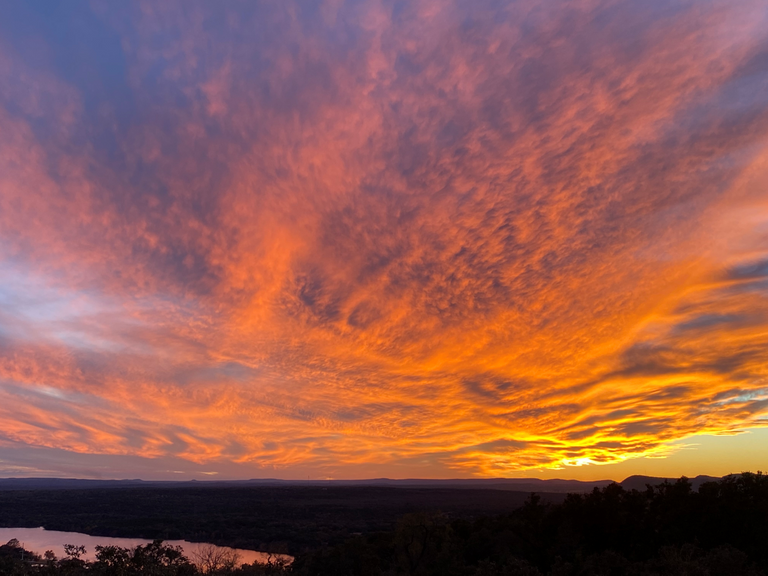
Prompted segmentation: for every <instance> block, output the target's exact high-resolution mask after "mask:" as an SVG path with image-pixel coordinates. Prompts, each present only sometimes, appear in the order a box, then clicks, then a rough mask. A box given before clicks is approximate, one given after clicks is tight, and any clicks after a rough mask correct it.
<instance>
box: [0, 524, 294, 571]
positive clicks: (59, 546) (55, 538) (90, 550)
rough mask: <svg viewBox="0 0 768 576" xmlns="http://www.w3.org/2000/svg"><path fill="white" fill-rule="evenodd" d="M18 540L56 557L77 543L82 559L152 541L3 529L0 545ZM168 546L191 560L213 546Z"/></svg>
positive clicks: (248, 557) (245, 558) (246, 555)
mask: <svg viewBox="0 0 768 576" xmlns="http://www.w3.org/2000/svg"><path fill="white" fill-rule="evenodd" d="M13 538H16V539H17V540H18V541H19V544H21V545H22V547H24V548H25V549H27V550H29V551H30V552H35V553H37V554H40V555H41V556H42V555H43V554H44V553H45V551H46V550H52V551H53V553H54V554H56V556H57V557H59V558H61V557H63V556H64V544H75V545H77V546H80V545H83V546H85V551H86V553H85V555H84V556H82V558H83V560H95V559H96V546H120V547H122V548H133V547H135V546H140V545H142V546H143V545H144V544H149V543H150V542H151V540H143V539H141V538H110V537H108V536H89V535H88V534H80V533H79V532H59V531H58V530H46V529H45V528H0V544H5V543H6V542H8V541H9V540H11V539H13ZM165 544H168V545H171V546H181V547H182V548H183V549H184V555H185V556H186V557H187V558H189V559H190V560H192V559H194V558H195V557H196V555H197V554H198V553H199V552H200V550H201V547H210V546H211V545H210V544H204V543H198V542H187V541H186V540H166V541H165ZM215 548H216V549H217V550H222V551H227V552H230V551H232V550H234V551H235V552H237V554H238V557H239V560H238V564H253V563H254V562H261V563H265V562H267V561H268V560H269V559H270V558H271V559H272V560H275V559H277V558H282V559H283V560H285V561H287V562H290V561H291V560H293V558H292V557H291V556H288V555H286V554H268V553H266V552H258V551H256V550H244V549H241V548H229V547H227V546H216V547H215Z"/></svg>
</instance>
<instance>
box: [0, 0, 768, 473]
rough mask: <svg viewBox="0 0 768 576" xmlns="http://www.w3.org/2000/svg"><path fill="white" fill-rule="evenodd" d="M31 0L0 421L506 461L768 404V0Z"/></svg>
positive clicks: (83, 447) (365, 469)
mask: <svg viewBox="0 0 768 576" xmlns="http://www.w3.org/2000/svg"><path fill="white" fill-rule="evenodd" d="M11 12H12V13H10V15H9V17H8V18H7V19H6V18H4V20H5V23H4V24H2V26H1V27H0V134H1V135H0V191H1V192H0V273H2V278H1V279H0V305H1V306H2V309H0V422H2V424H0V443H3V442H5V443H6V445H7V446H19V445H26V446H30V447H35V448H36V449H39V450H48V449H51V450H53V449H57V450H65V451H70V452H72V453H77V454H80V455H87V454H93V455H99V457H100V458H102V457H103V458H107V459H108V458H113V457H114V458H124V459H125V460H124V462H138V460H131V458H134V459H135V458H139V459H140V458H145V459H151V461H153V462H163V461H165V462H167V465H164V466H165V467H166V468H167V469H168V470H196V471H198V472H199V473H208V472H219V474H220V475H227V474H238V475H240V474H243V475H250V476H253V475H259V474H262V473H266V472H264V471H265V470H266V471H268V473H269V475H296V474H298V471H299V470H301V473H302V474H303V473H304V471H307V470H310V471H314V472H315V473H316V474H318V475H330V476H334V477H342V476H344V475H374V471H376V472H379V471H380V470H381V469H382V468H381V467H382V466H389V470H395V471H396V470H421V471H422V475H430V474H436V475H444V474H457V473H466V474H490V475H493V474H504V473H511V472H514V471H518V470H522V469H528V468H541V467H561V466H566V465H572V464H584V463H590V462H592V463H606V462H618V461H622V460H625V459H627V458H631V457H635V456H640V455H649V454H650V455H652V454H664V453H666V452H667V451H669V450H670V448H669V446H670V442H673V441H675V440H679V439H681V438H685V437H687V436H690V435H691V434H694V433H702V432H709V433H728V432H732V431H735V430H738V429H741V428H744V427H749V426H755V425H759V424H761V423H764V422H765V413H766V411H768V405H767V404H766V402H768V400H767V399H766V390H768V383H767V382H766V369H767V368H768V364H766V361H765V357H764V356H765V355H764V353H763V351H764V350H765V349H766V345H768V342H767V341H766V334H768V332H766V323H767V322H768V301H767V300H766V295H767V294H768V292H766V286H768V283H767V282H768V269H766V261H768V232H766V231H768V204H766V203H765V199H764V183H765V181H766V180H765V178H766V170H767V169H768V166H766V164H765V162H766V158H768V153H767V152H766V149H765V142H766V136H768V102H766V96H765V95H766V94H768V91H767V90H766V88H768V58H767V57H766V54H768V37H766V36H765V33H764V31H765V29H766V14H765V10H764V7H763V6H762V3H761V2H757V1H754V2H752V1H747V2H739V3H735V4H734V3H732V2H724V1H723V2H721V1H718V0H713V1H708V2H704V3H702V2H698V1H696V2H694V1H690V2H674V3H672V2H663V1H654V2H641V3H640V2H630V1H624V2H592V1H589V0H583V1H557V2H548V3H546V4H544V3H540V2H527V1H523V2H514V3H498V2H494V1H491V0H488V1H481V2H474V3H471V4H470V3H464V2H448V3H445V2H432V1H428V0H421V1H415V2H410V3H406V4H395V3H390V2H377V1H373V0H367V1H359V2H346V3H338V2H331V1H328V2H323V3H318V4H317V5H314V6H312V7H308V6H307V5H304V4H302V3H294V2H283V3H279V4H275V5H273V6H269V7H264V6H259V7H256V6H247V5H239V6H236V5H227V6H220V5H215V6H214V5H212V4H206V3H189V2H184V3H163V4H162V5H157V4H156V3H136V4H132V5H126V6H122V7H117V6H114V5H112V4H109V3H95V4H94V5H93V6H88V7H86V6H77V7H75V6H72V7H67V8H62V13H61V14H54V15H51V14H43V13H37V12H36V11H35V8H34V7H25V6H22V5H20V6H18V7H16V8H14V10H13V11H11ZM9 450H10V448H9ZM9 453H15V452H13V451H11V452H9ZM41 458H42V456H41ZM46 458H47V457H46ZM42 461H43V460H41V462H42ZM105 461H107V460H105ZM113 462H114V461H113ZM179 462H188V463H192V464H190V466H192V468H189V467H184V466H182V465H180V464H179ZM134 465H136V466H137V467H138V468H142V466H143V465H139V464H134ZM18 466H22V467H23V466H30V464H29V462H26V461H25V463H20V464H18ZM41 466H42V464H41ZM57 466H59V464H57ZM84 466H85V465H84ZM138 468H137V469H138ZM83 469H84V470H85V468H83ZM142 469H143V468H142ZM201 471H205V472H201ZM244 471H247V472H244ZM169 474H170V473H169ZM396 474H397V473H396V472H393V473H392V475H396Z"/></svg>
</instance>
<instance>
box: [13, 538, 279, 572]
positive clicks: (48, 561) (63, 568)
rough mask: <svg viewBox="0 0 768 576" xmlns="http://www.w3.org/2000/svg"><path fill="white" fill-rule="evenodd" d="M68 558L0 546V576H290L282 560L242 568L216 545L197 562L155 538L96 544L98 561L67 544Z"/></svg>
mask: <svg viewBox="0 0 768 576" xmlns="http://www.w3.org/2000/svg"><path fill="white" fill-rule="evenodd" d="M65 553H66V555H65V556H64V557H63V558H57V557H56V556H55V555H54V554H53V552H52V551H50V550H49V551H47V552H46V553H45V554H44V555H43V556H40V555H38V554H34V553H32V552H30V551H28V550H25V549H24V548H23V547H21V546H20V545H19V542H18V541H16V540H11V541H10V542H8V543H7V544H5V545H3V546H0V574H1V575H3V576H6V575H7V576H27V575H40V576H43V575H46V574H50V575H52V576H54V575H62V576H64V575H69V576H86V575H88V576H198V575H211V576H214V575H222V576H223V575H232V576H272V575H285V574H288V573H289V572H288V570H287V569H286V566H285V565H284V564H283V562H282V561H281V560H280V559H276V560H275V561H274V562H272V561H270V562H268V563H265V564H258V563H254V564H251V565H246V564H239V563H238V561H237V555H236V554H234V552H229V551H227V550H222V549H217V548H216V547H214V546H211V547H208V548H205V547H204V548H202V549H201V551H200V552H198V553H197V554H196V555H195V557H194V558H188V557H186V556H185V555H184V553H183V551H182V549H181V548H180V547H178V546H169V545H166V544H163V542H162V541H161V540H155V541H154V542H152V543H151V544H146V545H144V546H136V547H134V548H123V547H120V546H97V547H96V550H95V556H96V559H95V560H91V561H88V560H84V559H83V556H84V554H85V548H84V547H83V546H78V545H74V544H68V545H66V546H65Z"/></svg>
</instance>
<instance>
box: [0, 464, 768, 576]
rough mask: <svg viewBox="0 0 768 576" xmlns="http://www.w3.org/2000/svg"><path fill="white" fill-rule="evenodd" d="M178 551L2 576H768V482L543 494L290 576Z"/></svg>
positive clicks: (436, 519)
mask: <svg viewBox="0 0 768 576" xmlns="http://www.w3.org/2000/svg"><path fill="white" fill-rule="evenodd" d="M152 547H154V548H152ZM136 550H139V553H138V555H137V552H136ZM174 550H175V549H172V548H168V547H164V546H163V545H162V544H161V543H159V542H156V543H155V544H152V545H148V547H139V548H138V549H135V550H125V549H116V548H114V547H107V548H103V549H101V550H100V556H99V559H98V561H97V562H94V563H90V564H86V563H83V562H82V561H80V560H79V558H78V557H77V554H74V555H70V557H68V558H66V559H64V560H54V559H52V558H49V559H47V560H46V559H34V561H32V562H30V557H29V556H27V558H25V559H22V558H21V555H22V554H23V552H22V551H21V550H20V549H19V548H18V547H15V548H14V547H13V546H9V545H6V546H3V547H0V573H2V574H36V573H40V574H73V575H74V574H116V575H126V576H127V575H134V574H135V575H139V574H141V575H143V574H157V575H166V574H168V575H180V576H181V575H187V574H188V575H192V574H200V573H209V574H243V575H246V574H295V575H300V576H326V575H327V576H331V575H333V576H369V575H370V576H377V575H381V576H384V575H393V576H394V575H399V574H402V575H405V574H408V575H414V576H416V575H418V576H432V575H434V576H437V575H440V576H492V575H499V576H571V575H573V576H581V575H585V576H586V575H596V576H603V575H605V576H609V575H611V576H612V575H616V576H619V575H628V576H633V575H635V576H657V575H658V576H661V575H667V574H674V575H678V574H679V575H688V576H757V575H760V574H763V575H765V574H768V477H766V476H765V475H763V474H761V473H757V474H750V473H745V474H742V475H739V476H730V477H726V478H724V479H722V480H719V481H717V482H710V483H706V484H703V485H702V486H701V487H700V488H699V490H698V492H695V491H693V490H692V489H691V484H690V482H689V481H688V480H687V479H685V478H682V479H680V480H678V481H676V482H674V483H665V484H662V485H659V486H655V487H648V488H647V489H646V490H643V491H639V490H625V489H623V488H622V487H621V486H619V485H618V484H612V485H610V486H607V487H605V488H603V489H595V490H594V491H593V492H591V493H589V494H584V495H578V494H575V495H574V494H572V495H569V496H568V497H567V498H566V500H565V501H564V502H562V503H559V504H558V503H544V502H542V501H541V500H540V499H539V498H538V497H537V496H536V495H531V497H530V498H529V499H528V501H527V502H526V503H525V505H524V506H522V507H521V508H519V509H517V510H515V511H513V512H511V513H507V514H503V515H498V516H485V517H479V518H476V519H474V520H468V519H462V518H450V517H448V516H442V515H440V514H434V513H420V514H408V515H406V516H404V517H402V518H401V519H400V521H399V523H398V525H397V527H396V528H394V529H392V530H387V531H380V532H375V533H368V534H361V535H358V536H355V537H352V538H349V539H347V540H346V541H345V542H343V543H340V544H336V545H328V546H325V547H321V548H318V549H315V550H313V551H308V552H306V553H303V554H300V555H298V556H297V558H296V560H295V561H294V563H293V564H292V565H291V566H287V567H286V566H282V565H269V566H263V565H253V566H248V567H242V568H237V567H236V566H235V565H234V564H232V563H230V564H227V565H225V564H221V565H219V564H216V563H211V562H209V563H208V564H207V565H206V564H205V563H202V564H201V562H200V561H199V559H198V562H196V564H197V566H196V565H195V563H193V562H191V561H190V560H188V559H186V558H184V557H183V555H181V553H180V551H178V550H176V552H175V553H174ZM70 552H75V553H77V552H78V550H77V549H76V548H74V549H70ZM27 554H28V553H27ZM116 559H117V560H116ZM109 562H112V564H109ZM115 562H117V563H115ZM217 562H218V560H217ZM206 566H207V567H206Z"/></svg>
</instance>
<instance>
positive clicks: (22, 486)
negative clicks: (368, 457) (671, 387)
mask: <svg viewBox="0 0 768 576" xmlns="http://www.w3.org/2000/svg"><path fill="white" fill-rule="evenodd" d="M676 480H677V479H676V478H659V477H654V476H630V477H628V478H626V479H625V480H623V481H621V482H618V484H620V485H621V486H622V487H623V488H624V489H626V490H632V489H635V490H645V488H646V485H648V484H650V485H652V486H656V485H659V484H662V483H663V482H665V481H669V482H674V481H676ZM715 480H719V478H716V477H713V476H696V477H695V478H692V479H691V483H692V485H693V489H694V490H698V488H699V486H701V485H702V484H703V483H704V482H712V481H715ZM613 482H614V480H596V481H592V482H583V481H580V480H560V479H553V480H540V479H538V478H471V479H448V480H430V479H419V478H411V479H401V480H392V479H390V478H372V479H368V480H279V479H276V478H254V479H250V480H186V481H172V480H168V481H153V480H139V479H134V480H86V479H76V478H0V490H83V489H90V488H93V489H96V488H98V489H109V488H138V487H158V488H159V487H162V488H174V487H180V488H181V487H192V486H194V487H198V488H200V487H207V486H210V487H216V488H223V487H238V488H244V487H259V486H264V487H290V486H298V487H314V486H321V487H354V486H360V487H387V488H444V489H449V488H450V489H473V490H511V491H515V492H538V493H549V494H567V493H585V492H591V491H592V490H593V489H594V488H603V487H605V486H608V485H609V484H612V483H613Z"/></svg>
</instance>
